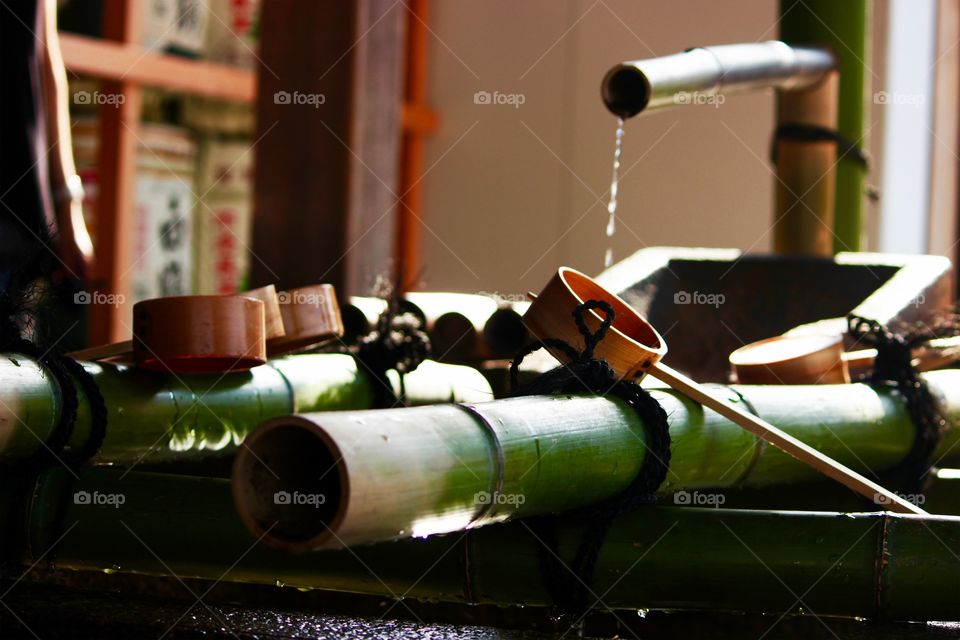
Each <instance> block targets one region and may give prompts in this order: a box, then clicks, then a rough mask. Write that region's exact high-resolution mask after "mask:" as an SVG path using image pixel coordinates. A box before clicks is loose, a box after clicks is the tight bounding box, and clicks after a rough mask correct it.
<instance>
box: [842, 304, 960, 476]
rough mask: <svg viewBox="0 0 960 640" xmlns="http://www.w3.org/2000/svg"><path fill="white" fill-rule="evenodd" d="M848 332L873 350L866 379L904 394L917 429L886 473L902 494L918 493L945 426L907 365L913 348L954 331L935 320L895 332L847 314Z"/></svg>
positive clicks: (952, 326) (949, 324) (924, 385)
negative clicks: (905, 451) (901, 456)
mask: <svg viewBox="0 0 960 640" xmlns="http://www.w3.org/2000/svg"><path fill="white" fill-rule="evenodd" d="M847 322H848V333H849V334H850V336H851V337H853V338H854V339H855V340H857V341H859V342H861V343H864V344H867V345H869V346H872V347H873V348H875V349H876V350H877V358H876V360H875V361H874V367H873V372H872V373H871V375H870V378H869V382H871V383H872V384H874V385H877V386H885V387H889V388H893V389H895V390H896V392H897V393H898V394H899V395H900V396H901V397H902V398H903V400H904V403H905V404H906V407H907V412H908V413H909V414H910V419H911V420H912V422H913V425H914V428H915V429H916V436H915V437H914V440H913V445H912V446H911V447H910V452H909V453H908V454H907V457H906V458H904V459H903V460H902V461H901V462H900V463H899V464H897V465H896V466H895V467H894V468H893V469H891V470H890V471H888V472H887V474H886V475H887V476H888V478H889V482H890V483H891V484H892V485H893V486H895V487H897V488H898V490H900V491H902V492H904V493H907V494H919V493H920V491H921V490H922V488H923V485H924V482H925V481H926V478H927V475H928V473H929V472H930V459H931V457H932V455H933V452H934V451H935V450H936V448H937V444H938V443H939V442H940V438H941V436H942V435H943V432H944V430H945V428H946V424H947V423H946V420H945V419H944V418H943V416H942V415H941V413H940V408H939V407H938V404H937V401H936V398H934V397H933V394H931V393H930V389H929V388H928V387H927V383H926V382H925V381H924V379H923V378H922V377H920V375H919V373H918V372H917V370H916V368H914V366H913V364H912V359H913V350H914V349H915V348H917V347H919V346H922V345H923V344H925V343H926V342H929V341H930V340H932V339H934V338H937V337H943V336H944V335H947V334H952V335H955V334H956V333H957V326H956V323H955V321H952V320H951V321H950V322H942V323H934V324H933V326H923V328H921V329H914V330H912V331H910V332H907V333H896V332H893V331H891V330H889V329H888V328H887V327H884V326H883V325H882V324H880V323H879V322H877V321H876V320H871V319H869V318H863V317H860V316H855V315H850V316H848V317H847Z"/></svg>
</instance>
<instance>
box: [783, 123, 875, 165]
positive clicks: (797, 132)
mask: <svg viewBox="0 0 960 640" xmlns="http://www.w3.org/2000/svg"><path fill="white" fill-rule="evenodd" d="M780 140H799V141H801V142H836V143H837V155H838V157H841V158H850V159H851V160H853V161H854V162H856V163H857V164H858V165H860V167H861V168H862V169H863V170H864V171H869V170H870V160H869V158H867V155H866V154H865V153H864V152H863V150H862V149H861V148H860V147H859V146H857V144H856V143H855V142H853V141H852V140H850V139H849V138H847V137H846V136H844V135H843V134H842V133H840V132H839V131H835V130H833V129H827V128H824V127H818V126H816V125H812V124H796V123H785V124H781V125H780V126H779V127H777V129H776V131H774V133H773V143H772V145H771V149H770V160H771V162H772V163H773V164H777V142H778V141H780Z"/></svg>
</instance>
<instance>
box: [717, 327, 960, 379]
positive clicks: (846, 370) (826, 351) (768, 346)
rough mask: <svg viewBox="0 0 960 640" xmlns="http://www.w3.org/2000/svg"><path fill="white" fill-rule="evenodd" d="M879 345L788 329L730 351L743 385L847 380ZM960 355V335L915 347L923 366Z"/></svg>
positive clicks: (863, 368)
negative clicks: (849, 345)
mask: <svg viewBox="0 0 960 640" xmlns="http://www.w3.org/2000/svg"><path fill="white" fill-rule="evenodd" d="M876 358H877V350H876V349H861V350H859V351H844V350H843V338H842V337H841V336H838V335H837V336H830V335H818V334H785V335H782V336H775V337H773V338H767V339H765V340H759V341H757V342H751V343H750V344H747V345H744V346H742V347H740V348H739V349H737V350H736V351H734V352H733V353H731V354H730V358H729V361H730V366H731V368H732V370H733V371H734V373H736V376H737V380H738V381H739V382H741V383H743V384H842V383H845V382H850V380H851V379H858V378H860V377H862V376H864V375H866V374H867V373H869V372H870V371H871V370H872V369H873V364H874V361H875V360H876ZM958 359H960V338H957V337H950V338H937V339H934V340H930V341H929V342H928V343H926V344H925V345H924V346H923V347H918V348H917V349H915V351H914V356H913V361H912V364H913V366H914V368H916V369H917V371H930V370H931V369H938V368H940V367H943V366H946V365H948V364H951V363H953V362H955V361H956V360H958Z"/></svg>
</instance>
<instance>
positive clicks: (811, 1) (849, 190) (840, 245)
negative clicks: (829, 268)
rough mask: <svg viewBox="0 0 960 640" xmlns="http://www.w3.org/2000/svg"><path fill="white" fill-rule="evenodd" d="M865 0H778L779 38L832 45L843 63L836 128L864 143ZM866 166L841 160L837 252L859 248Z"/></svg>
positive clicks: (866, 92) (867, 89) (867, 87)
mask: <svg viewBox="0 0 960 640" xmlns="http://www.w3.org/2000/svg"><path fill="white" fill-rule="evenodd" d="M868 17H869V7H868V3H867V0H843V2H838V1H837V0H780V38H781V39H782V40H784V41H785V42H787V43H789V44H796V45H801V44H803V45H822V46H828V47H830V48H831V49H832V50H833V52H834V53H835V54H836V56H837V60H838V63H839V69H840V113H839V124H838V129H839V131H840V133H841V134H843V136H844V137H845V138H847V139H848V140H850V141H852V142H854V143H857V144H858V146H860V147H861V148H863V147H865V146H866V140H865V139H864V136H865V134H866V129H865V128H864V123H865V119H866V112H867V105H868V102H867V96H868V95H869V93H870V71H869V68H868V65H867V63H866V62H865V61H866V60H867V59H868V55H869V53H868V44H869V41H868V36H867V28H868V25H869V19H868ZM864 180H865V172H864V170H863V168H862V167H861V166H860V165H858V164H857V163H856V162H855V161H854V160H853V159H852V158H850V157H844V158H842V159H841V160H840V162H839V164H838V165H837V176H836V191H835V193H836V199H835V216H834V234H835V236H834V252H835V253H836V252H840V251H859V250H860V249H861V237H862V233H863V210H864Z"/></svg>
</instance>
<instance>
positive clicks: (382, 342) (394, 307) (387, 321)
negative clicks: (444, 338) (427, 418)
mask: <svg viewBox="0 0 960 640" xmlns="http://www.w3.org/2000/svg"><path fill="white" fill-rule="evenodd" d="M347 351H348V352H349V353H351V354H353V356H354V358H356V360H357V365H358V367H360V368H362V369H363V370H365V371H366V372H367V373H369V374H370V375H372V376H373V378H374V379H375V382H376V383H378V384H374V385H373V386H374V394H375V398H374V407H375V408H388V407H395V406H397V405H403V404H404V399H405V396H406V388H405V386H404V379H403V377H404V374H407V373H410V372H411V371H413V370H415V369H416V368H417V367H418V366H420V363H421V362H423V361H424V360H426V359H427V358H428V357H429V356H430V338H429V337H428V336H427V334H426V332H424V330H423V322H422V321H421V320H420V318H418V317H417V316H416V315H414V314H413V313H410V312H403V313H401V312H400V311H399V301H397V300H396V299H391V300H389V301H388V304H387V308H386V309H385V310H384V312H383V313H381V314H380V316H379V317H378V318H377V326H376V328H375V329H374V330H373V331H371V332H370V333H369V334H367V335H366V336H364V337H363V338H361V339H360V340H359V342H358V344H357V345H356V346H355V347H352V348H349V349H348V350H347ZM390 369H393V370H395V371H396V372H397V373H399V374H400V394H399V396H398V395H397V394H395V393H394V391H393V385H391V384H390V379H389V378H388V377H387V371H389V370H390Z"/></svg>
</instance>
